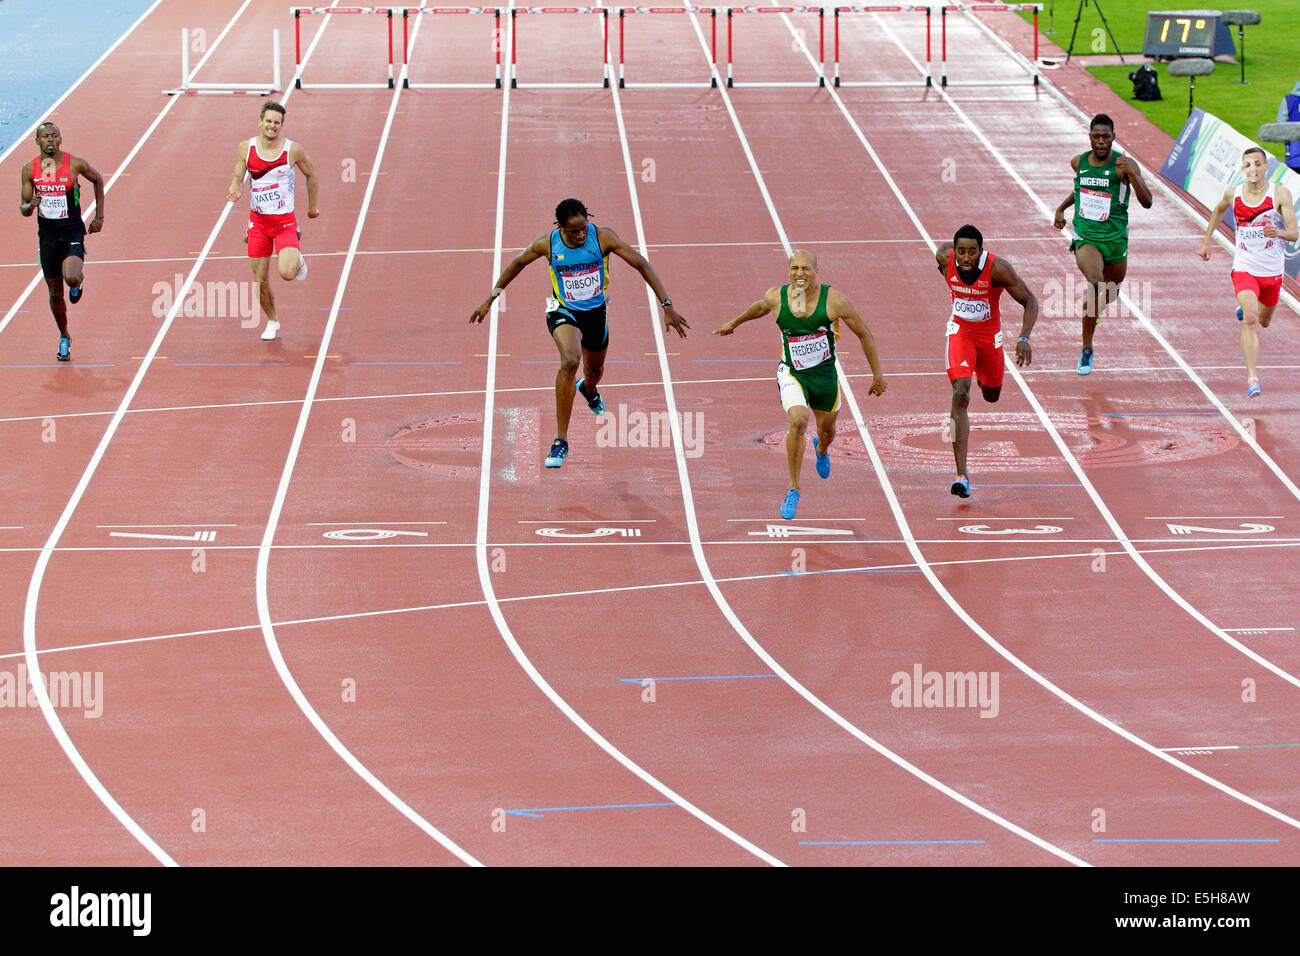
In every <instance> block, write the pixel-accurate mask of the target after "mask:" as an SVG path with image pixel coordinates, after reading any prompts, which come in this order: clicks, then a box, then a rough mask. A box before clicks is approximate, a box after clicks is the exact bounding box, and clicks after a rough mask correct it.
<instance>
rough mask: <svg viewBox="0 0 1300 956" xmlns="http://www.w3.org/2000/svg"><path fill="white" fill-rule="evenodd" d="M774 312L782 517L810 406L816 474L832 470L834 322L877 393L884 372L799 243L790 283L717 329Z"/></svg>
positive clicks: (799, 463)
mask: <svg viewBox="0 0 1300 956" xmlns="http://www.w3.org/2000/svg"><path fill="white" fill-rule="evenodd" d="M771 312H776V314H777V315H776V325H777V328H778V329H779V330H780V332H781V361H780V362H778V363H777V366H776V384H777V388H778V389H779V391H780V394H781V407H782V408H784V409H785V412H786V416H787V417H788V419H789V421H790V430H789V431H788V432H787V433H786V436H785V450H786V458H787V462H788V464H789V466H790V489H789V490H788V491H787V492H786V494H785V499H784V500H783V501H782V502H781V507H780V509H779V514H780V515H781V517H782V518H785V519H786V520H787V521H788V520H789V519H791V518H793V517H794V516H795V513H796V512H797V511H798V508H799V494H800V489H799V472H800V471H801V470H802V468H803V455H804V440H805V435H806V433H807V430H808V410H809V408H811V409H812V414H813V417H814V419H815V420H816V423H817V434H816V436H815V437H814V438H813V451H814V452H815V453H816V455H817V474H818V475H820V476H821V477H822V478H829V477H830V476H831V458H830V454H831V442H833V441H834V440H835V419H836V418H837V417H838V416H839V413H840V383H839V377H838V375H837V373H836V368H835V340H836V338H837V337H838V336H839V327H840V325H839V324H840V320H841V319H843V320H844V324H845V325H847V326H848V327H849V331H851V332H852V333H853V334H854V335H856V336H857V337H858V341H859V342H860V343H861V344H862V354H863V355H865V356H866V357H867V362H868V363H870V365H871V375H872V380H871V394H872V395H883V394H884V391H885V375H884V372H882V371H881V368H880V358H879V357H878V356H877V354H876V341H875V339H874V338H872V335H871V331H870V330H869V329H868V328H867V326H866V323H865V322H863V321H862V317H861V316H860V315H858V313H857V310H856V309H854V308H853V303H851V302H850V301H849V300H848V298H847V297H846V296H844V295H841V294H840V293H838V292H835V291H833V290H832V289H831V287H830V286H828V285H822V284H821V283H819V282H818V281H817V257H816V256H815V255H813V254H812V253H811V252H805V251H803V250H802V249H798V250H795V252H794V254H793V255H792V256H790V282H789V283H788V284H787V285H783V286H779V287H775V288H771V289H768V290H767V291H766V292H765V293H763V298H761V299H759V300H758V301H757V302H755V303H754V304H753V305H751V306H750V307H749V308H748V309H746V310H745V311H744V312H742V313H740V315H738V316H736V317H735V318H734V319H732V320H731V321H730V322H728V323H727V324H726V325H724V326H722V328H720V329H716V330H715V334H716V335H731V334H732V333H733V332H735V331H736V328H737V326H739V325H741V324H742V323H745V322H749V321H750V320H752V319H758V318H762V317H763V316H765V315H768V314H769V313H771Z"/></svg>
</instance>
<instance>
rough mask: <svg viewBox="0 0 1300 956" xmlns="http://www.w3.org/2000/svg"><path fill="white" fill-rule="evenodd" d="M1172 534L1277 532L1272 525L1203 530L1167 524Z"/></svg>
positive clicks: (1246, 525) (1249, 525)
mask: <svg viewBox="0 0 1300 956" xmlns="http://www.w3.org/2000/svg"><path fill="white" fill-rule="evenodd" d="M1165 527H1166V528H1168V529H1169V533H1170V534H1192V533H1194V532H1198V531H1199V532H1200V533H1202V534H1269V533H1270V532H1273V531H1276V530H1277V529H1276V528H1274V527H1273V526H1272V525H1271V524H1255V523H1253V522H1252V523H1250V524H1243V525H1242V526H1241V527H1239V528H1202V527H1200V526H1198V525H1194V524H1166V525H1165Z"/></svg>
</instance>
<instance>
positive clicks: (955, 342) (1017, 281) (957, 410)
mask: <svg viewBox="0 0 1300 956" xmlns="http://www.w3.org/2000/svg"><path fill="white" fill-rule="evenodd" d="M935 260H936V261H937V262H938V263H939V271H940V272H942V273H943V277H944V279H945V280H947V282H948V291H949V292H950V293H951V294H952V312H951V313H950V314H949V315H948V380H949V381H950V382H952V418H951V420H950V421H949V424H948V427H949V430H950V431H951V432H952V453H953V457H955V458H956V459H957V477H956V478H955V479H954V480H953V483H952V488H951V491H952V493H953V494H954V495H957V496H958V497H959V498H969V497H970V481H969V479H968V478H967V477H966V446H967V444H968V439H969V437H970V419H969V418H968V417H967V415H966V409H967V408H968V407H969V406H970V380H971V376H972V375H974V376H975V378H976V380H977V381H978V382H979V383H980V391H981V392H983V393H984V400H985V401H986V402H996V401H997V400H998V398H999V397H1000V396H1001V394H1002V377H1003V373H1004V371H1005V365H1004V359H1003V356H1002V319H1001V315H1000V314H999V311H998V299H999V298H1000V297H1001V296H1002V290H1003V289H1006V290H1007V292H1009V293H1010V294H1011V298H1013V299H1015V300H1016V301H1017V302H1019V303H1020V304H1021V305H1022V306H1023V307H1024V310H1025V318H1024V322H1023V324H1022V325H1021V328H1020V340H1019V341H1018V342H1016V364H1017V365H1028V364H1029V363H1030V361H1031V360H1032V359H1033V353H1032V352H1031V351H1030V348H1029V333H1030V332H1031V331H1032V330H1033V328H1034V322H1035V321H1037V319H1038V299H1036V298H1035V297H1034V294H1033V293H1032V292H1030V291H1029V288H1028V287H1027V286H1026V285H1025V283H1024V282H1023V281H1022V280H1021V278H1020V276H1018V275H1016V270H1015V269H1013V268H1012V267H1011V263H1009V262H1007V260H1006V259H999V258H997V257H996V256H994V255H993V253H991V252H985V251H984V237H983V236H982V235H981V234H980V231H979V230H978V229H976V228H975V227H974V226H970V225H966V226H962V227H961V228H960V229H958V230H957V233H956V235H954V236H953V237H952V242H951V243H948V242H945V243H944V244H943V245H942V246H940V247H939V248H938V250H937V251H936V252H935Z"/></svg>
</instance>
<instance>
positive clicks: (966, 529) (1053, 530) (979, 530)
mask: <svg viewBox="0 0 1300 956" xmlns="http://www.w3.org/2000/svg"><path fill="white" fill-rule="evenodd" d="M957 530H958V531H960V532H961V533H962V534H1060V533H1061V531H1062V530H1064V529H1062V528H1058V527H1057V526H1056V525H1052V524H1039V525H1034V527H1032V528H990V527H989V526H988V525H986V524H964V525H962V526H961V527H960V528H958V529H957Z"/></svg>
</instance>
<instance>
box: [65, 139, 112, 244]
mask: <svg viewBox="0 0 1300 956" xmlns="http://www.w3.org/2000/svg"><path fill="white" fill-rule="evenodd" d="M68 172H69V173H71V174H72V178H73V180H74V181H75V180H76V178H77V177H78V176H84V177H85V178H86V179H88V180H89V181H90V182H91V183H92V184H94V187H95V218H94V219H92V220H90V225H89V226H87V227H86V231H87V232H99V230H101V229H103V228H104V177H103V176H101V175H99V171H98V170H97V169H95V167H94V166H92V165H90V163H88V162H86V161H85V160H84V159H82V158H81V157H80V156H73V157H72V162H70V163H69V164H68Z"/></svg>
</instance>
